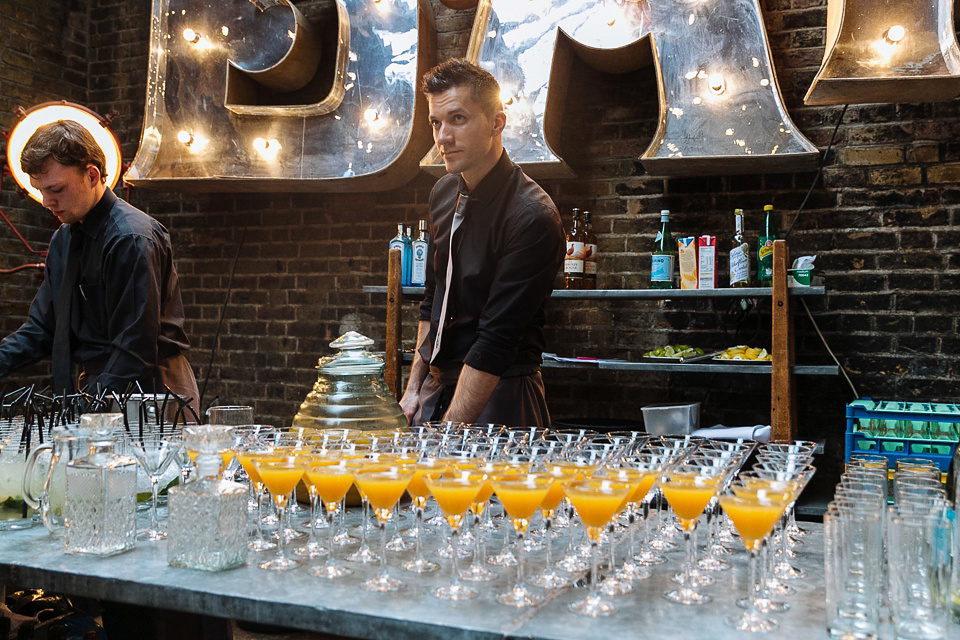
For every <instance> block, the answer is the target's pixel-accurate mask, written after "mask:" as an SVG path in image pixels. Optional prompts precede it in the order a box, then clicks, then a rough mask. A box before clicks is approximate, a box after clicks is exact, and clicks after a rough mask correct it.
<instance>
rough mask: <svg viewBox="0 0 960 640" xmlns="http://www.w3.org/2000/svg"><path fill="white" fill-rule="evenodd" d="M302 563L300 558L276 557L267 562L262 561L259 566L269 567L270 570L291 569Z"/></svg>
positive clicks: (262, 567)
mask: <svg viewBox="0 0 960 640" xmlns="http://www.w3.org/2000/svg"><path fill="white" fill-rule="evenodd" d="M301 564H302V563H301V562H300V561H299V560H294V559H293V558H274V559H273V560H268V561H267V562H261V563H260V565H259V566H260V568H261V569H267V570H268V571H289V570H290V569H296V568H297V567H299V566H300V565H301Z"/></svg>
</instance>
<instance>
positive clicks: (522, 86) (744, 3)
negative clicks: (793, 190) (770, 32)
mask: <svg viewBox="0 0 960 640" xmlns="http://www.w3.org/2000/svg"><path fill="white" fill-rule="evenodd" d="M651 53H652V55H651ZM572 55H577V56H579V57H580V58H581V59H582V60H583V61H584V62H586V63H587V64H589V65H590V66H592V67H595V68H597V69H601V70H604V71H608V72H612V73H617V72H621V73H622V72H624V71H628V70H633V69H637V68H639V67H641V66H644V65H646V64H649V62H650V61H651V60H652V61H653V63H654V65H655V68H656V71H657V80H658V85H659V93H660V96H659V98H660V119H659V123H658V128H657V133H656V135H655V136H654V139H653V141H652V142H651V144H650V146H649V147H648V148H647V150H646V151H645V152H644V153H643V155H642V156H641V162H642V163H643V165H644V167H645V168H646V170H647V171H648V172H649V173H650V174H653V175H691V174H696V175H702V174H707V173H714V174H718V173H719V174H729V173H740V172H753V171H758V172H786V171H796V170H802V169H806V168H810V167H812V166H814V165H815V163H816V159H817V149H816V147H815V146H814V145H813V144H811V143H810V142H809V141H808V140H807V139H806V138H805V137H804V136H803V135H802V134H800V132H799V131H797V129H796V127H795V126H794V125H793V123H792V122H791V120H790V116H789V115H788V114H787V111H786V108H785V107H784V105H783V99H782V98H781V96H780V92H779V89H778V87H777V79H776V75H775V74H774V70H773V62H772V59H771V57H770V47H769V44H768V43H767V39H766V32H765V30H764V26H763V19H762V16H761V13H760V7H759V5H758V3H757V0H656V1H652V2H646V1H640V0H616V1H614V0H527V1H524V2H518V1H517V0H480V2H479V5H478V7H477V16H476V21H475V23H474V28H473V34H472V36H471V40H470V48H469V51H468V57H470V58H471V59H473V60H475V61H477V62H478V64H480V65H481V66H483V67H484V68H486V69H488V70H489V71H490V72H491V73H493V74H494V76H495V77H496V78H497V79H498V80H499V82H500V85H501V89H502V91H503V94H504V103H505V110H506V111H507V129H506V131H505V132H504V146H505V147H506V149H507V151H508V153H509V154H510V156H511V158H512V159H513V160H514V161H515V162H517V163H520V164H522V165H524V168H525V169H526V170H527V171H528V172H529V173H531V175H534V176H536V177H556V176H563V175H570V171H569V169H568V168H567V166H566V164H565V163H564V162H563V160H562V159H561V158H560V157H559V156H558V155H557V154H556V153H555V152H554V151H553V150H552V149H551V144H550V143H551V142H555V141H556V140H558V139H559V135H558V129H559V127H560V126H561V123H562V120H563V113H562V104H563V99H562V96H563V94H564V93H565V92H566V89H567V86H568V84H569V75H570V73H569V66H570V64H569V63H570V56H572ZM567 126H569V124H568V125H567ZM421 164H422V166H424V168H427V169H428V170H431V171H434V172H437V170H438V169H442V165H440V163H439V158H438V156H437V154H436V150H435V149H434V150H432V151H431V152H430V154H428V155H427V156H426V157H425V158H424V160H423V162H422V163H421Z"/></svg>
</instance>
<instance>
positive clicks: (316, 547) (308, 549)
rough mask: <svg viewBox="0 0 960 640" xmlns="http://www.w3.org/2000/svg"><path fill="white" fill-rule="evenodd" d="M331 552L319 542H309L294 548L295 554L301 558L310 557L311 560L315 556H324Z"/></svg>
mask: <svg viewBox="0 0 960 640" xmlns="http://www.w3.org/2000/svg"><path fill="white" fill-rule="evenodd" d="M329 554H330V552H329V551H327V548H326V547H324V546H323V545H321V544H320V543H319V542H308V543H307V544H305V545H303V546H302V547H297V548H296V549H294V550H293V555H295V556H299V557H301V558H308V559H310V560H313V559H314V558H323V557H325V556H327V555H329Z"/></svg>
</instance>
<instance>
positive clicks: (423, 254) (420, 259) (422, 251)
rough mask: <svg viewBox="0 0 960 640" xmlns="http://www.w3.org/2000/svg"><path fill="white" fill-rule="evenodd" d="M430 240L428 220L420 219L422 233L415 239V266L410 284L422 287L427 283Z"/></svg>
mask: <svg viewBox="0 0 960 640" xmlns="http://www.w3.org/2000/svg"><path fill="white" fill-rule="evenodd" d="M429 246H430V240H429V238H428V237H427V221H426V220H421V221H420V233H419V234H418V235H417V239H416V240H414V241H413V268H412V269H411V270H410V284H412V285H413V286H415V287H422V286H424V285H425V284H426V283H427V249H428V248H429Z"/></svg>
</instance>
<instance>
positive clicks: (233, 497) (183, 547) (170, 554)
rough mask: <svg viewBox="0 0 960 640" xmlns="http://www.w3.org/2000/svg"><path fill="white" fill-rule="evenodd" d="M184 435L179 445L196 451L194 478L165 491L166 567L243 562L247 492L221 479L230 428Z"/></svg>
mask: <svg viewBox="0 0 960 640" xmlns="http://www.w3.org/2000/svg"><path fill="white" fill-rule="evenodd" d="M184 434H185V438H184V447H186V449H187V450H188V451H196V452H197V460H196V466H197V479H196V480H195V481H194V482H190V483H188V484H184V485H180V486H178V487H174V488H173V489H171V490H170V491H169V502H168V505H169V516H168V524H167V530H168V534H167V535H168V543H167V563H168V564H170V565H171V566H174V567H184V568H187V569H202V570H204V571H222V570H224V569H231V568H233V567H238V566H240V565H242V564H246V562H247V489H246V487H245V486H244V485H242V484H240V483H237V482H230V481H228V480H221V479H220V465H221V463H222V458H221V455H220V454H221V452H223V451H226V450H227V449H229V448H230V447H231V446H232V445H233V442H234V436H233V428H231V427H222V426H216V427H214V426H210V425H203V426H193V427H187V428H186V429H184Z"/></svg>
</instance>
